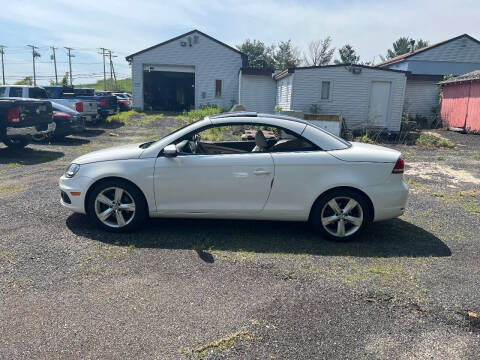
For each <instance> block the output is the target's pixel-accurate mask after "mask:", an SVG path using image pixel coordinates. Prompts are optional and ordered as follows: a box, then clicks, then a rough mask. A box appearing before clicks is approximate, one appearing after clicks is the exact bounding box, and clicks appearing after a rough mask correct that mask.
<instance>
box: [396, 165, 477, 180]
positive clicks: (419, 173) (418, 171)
mask: <svg viewBox="0 0 480 360" xmlns="http://www.w3.org/2000/svg"><path fill="white" fill-rule="evenodd" d="M405 174H406V175H409V176H416V177H419V178H420V179H424V180H434V179H436V178H438V177H440V176H447V177H448V178H449V181H450V182H452V183H454V184H458V183H471V184H476V185H480V178H478V177H476V176H475V175H473V174H472V173H470V172H469V171H466V170H455V169H453V168H451V167H450V166H448V165H445V164H441V165H440V164H432V163H427V162H413V163H409V164H408V167H407V169H406V171H405Z"/></svg>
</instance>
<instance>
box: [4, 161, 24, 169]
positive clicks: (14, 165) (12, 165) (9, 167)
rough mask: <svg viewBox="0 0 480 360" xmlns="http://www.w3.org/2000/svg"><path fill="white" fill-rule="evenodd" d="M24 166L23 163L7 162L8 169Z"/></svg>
mask: <svg viewBox="0 0 480 360" xmlns="http://www.w3.org/2000/svg"><path fill="white" fill-rule="evenodd" d="M19 166H22V165H21V164H19V163H17V162H14V163H9V164H7V169H14V168H16V167H19Z"/></svg>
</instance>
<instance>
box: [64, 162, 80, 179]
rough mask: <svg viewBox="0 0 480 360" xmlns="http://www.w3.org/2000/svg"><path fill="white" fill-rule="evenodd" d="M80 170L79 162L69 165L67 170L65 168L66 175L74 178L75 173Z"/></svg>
mask: <svg viewBox="0 0 480 360" xmlns="http://www.w3.org/2000/svg"><path fill="white" fill-rule="evenodd" d="M78 170H80V165H78V164H70V165H68V168H67V170H65V176H66V177H67V178H72V177H74V176H75V174H76V173H77V172H78Z"/></svg>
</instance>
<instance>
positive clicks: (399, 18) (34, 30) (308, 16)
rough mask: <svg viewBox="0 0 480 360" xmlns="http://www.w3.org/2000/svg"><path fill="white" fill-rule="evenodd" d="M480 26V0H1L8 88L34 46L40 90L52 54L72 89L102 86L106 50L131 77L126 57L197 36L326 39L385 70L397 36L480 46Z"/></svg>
mask: <svg viewBox="0 0 480 360" xmlns="http://www.w3.org/2000/svg"><path fill="white" fill-rule="evenodd" d="M478 19H480V1H478V0H455V1H453V0H450V1H446V0H435V1H430V0H424V1H422V0H417V1H411V0H402V1H398V0H397V1H382V0H377V1H373V0H366V1H356V0H340V1H331V0H330V1H323V0H318V1H314V0H303V1H301V0H297V1H294V0H276V1H274V0H264V1H262V0H256V1H252V0H242V1H233V0H195V1H193V0H175V1H165V0H136V1H134V0H130V1H125V0H115V1H111V0H72V1H62V0H0V45H5V46H7V48H6V49H5V72H6V73H5V75H6V77H7V82H11V83H12V82H14V81H16V80H18V79H20V78H23V77H25V76H29V75H32V54H31V49H30V48H28V47H27V46H26V45H28V44H30V45H35V46H38V47H39V50H38V51H39V53H40V55H41V57H40V58H37V59H36V61H37V66H36V69H37V75H38V76H39V79H40V80H39V83H40V84H45V83H47V82H48V81H49V79H51V78H53V76H54V69H53V62H52V61H51V59H50V55H51V49H50V46H52V45H54V46H56V47H58V49H57V50H56V55H57V63H58V64H57V65H58V73H59V77H60V78H61V76H63V74H64V73H65V72H66V71H68V58H67V56H66V50H65V49H64V47H66V46H68V47H71V48H73V49H75V50H73V52H72V54H74V55H75V57H74V58H72V67H73V70H72V73H73V76H74V81H73V83H74V84H80V83H86V82H91V81H92V80H96V79H99V78H103V63H102V56H101V55H100V54H98V51H99V50H98V48H100V47H104V48H107V49H110V50H112V51H113V54H114V56H117V57H115V58H113V61H114V67H115V71H116V73H117V74H118V77H119V78H125V77H128V76H130V73H131V70H130V67H129V65H128V63H127V62H126V60H125V56H126V55H129V54H131V53H134V52H137V51H139V50H142V49H144V48H146V47H149V46H151V45H154V44H157V43H160V42H163V41H165V40H168V39H170V38H172V37H175V36H178V35H180V34H182V33H185V32H188V31H190V30H193V29H198V30H200V31H203V32H205V33H207V34H209V35H210V36H213V37H214V38H216V39H218V40H220V41H222V42H225V43H227V44H229V45H231V46H236V45H238V44H240V43H242V41H243V40H245V39H247V38H249V39H256V40H261V41H263V42H264V43H265V44H276V43H278V42H279V41H282V40H288V39H291V40H292V41H293V43H294V44H295V45H296V46H297V47H298V48H299V50H301V51H305V50H306V49H307V48H308V43H309V42H310V41H311V40H317V39H323V38H325V37H327V36H330V37H331V38H332V46H333V47H335V48H337V49H338V48H340V47H342V46H343V45H345V44H347V43H348V44H351V45H353V46H354V48H355V49H356V50H357V52H358V54H359V55H360V57H361V60H362V61H375V62H379V61H380V58H379V55H380V54H382V55H384V54H385V53H386V51H387V49H388V48H391V47H392V43H393V41H395V40H396V39H398V38H399V37H400V36H408V37H411V38H414V39H418V38H422V39H424V40H428V41H429V42H430V43H436V42H439V41H443V40H446V39H449V38H452V37H455V36H458V35H461V34H464V33H468V34H469V35H471V36H473V37H475V38H477V39H480V25H479V20H478ZM335 56H336V57H338V52H336V53H335ZM107 71H109V70H108V62H107ZM0 81H1V79H0Z"/></svg>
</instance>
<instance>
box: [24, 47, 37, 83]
mask: <svg viewBox="0 0 480 360" xmlns="http://www.w3.org/2000/svg"><path fill="white" fill-rule="evenodd" d="M27 46H28V47H31V48H32V62H33V85H34V86H37V76H36V74H35V58H37V57H40V54H39V53H38V52H36V51H35V49H38V46H34V45H27Z"/></svg>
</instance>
